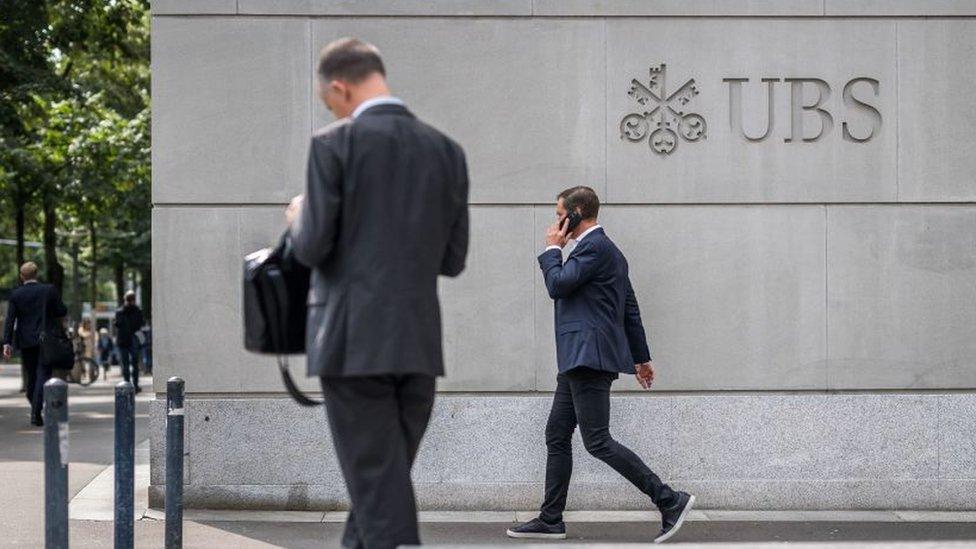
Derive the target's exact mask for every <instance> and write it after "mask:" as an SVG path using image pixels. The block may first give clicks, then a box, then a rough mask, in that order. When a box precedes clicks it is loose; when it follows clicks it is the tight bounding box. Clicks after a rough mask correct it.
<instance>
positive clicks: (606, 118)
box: [603, 18, 610, 200]
mask: <svg viewBox="0 0 976 549" xmlns="http://www.w3.org/2000/svg"><path fill="white" fill-rule="evenodd" d="M607 50H608V45H607V20H606V19H605V18H604V19H603V196H605V197H607V200H609V199H610V181H608V179H607V178H608V174H609V171H610V166H609V164H610V157H609V155H610V146H609V145H608V143H607V141H608V140H609V139H610V135H609V130H608V129H607V128H608V126H609V124H610V107H609V106H608V103H609V102H610V93H609V92H608V91H607V86H608V82H607V77H608V76H609V69H608V68H607V63H608V61H607V59H608V57H609V55H610V54H609V53H608V51H607Z"/></svg>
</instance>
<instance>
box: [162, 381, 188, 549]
mask: <svg viewBox="0 0 976 549" xmlns="http://www.w3.org/2000/svg"><path fill="white" fill-rule="evenodd" d="M183 390H184V384H183V380H182V379H180V378H178V377H171V378H169V380H168V381H167V382H166V549H182V547H183V418H184V416H183Z"/></svg>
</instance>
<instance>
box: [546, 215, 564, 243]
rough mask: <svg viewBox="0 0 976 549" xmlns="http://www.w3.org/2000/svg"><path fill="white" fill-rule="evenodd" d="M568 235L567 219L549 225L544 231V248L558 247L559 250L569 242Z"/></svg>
mask: <svg viewBox="0 0 976 549" xmlns="http://www.w3.org/2000/svg"><path fill="white" fill-rule="evenodd" d="M568 234H569V218H568V217H564V218H562V219H560V220H559V221H557V222H555V223H553V224H552V225H549V228H548V229H547V230H546V246H559V247H560V248H562V247H564V246H566V242H567V241H569V237H568V236H567V235H568Z"/></svg>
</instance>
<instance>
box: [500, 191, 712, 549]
mask: <svg viewBox="0 0 976 549" xmlns="http://www.w3.org/2000/svg"><path fill="white" fill-rule="evenodd" d="M599 210H600V200H599V198H598V197H597V195H596V193H595V192H593V189H591V188H589V187H573V188H570V189H566V190H565V191H563V192H562V193H560V194H559V196H558V198H557V204H556V215H557V219H558V221H556V223H555V224H553V225H552V226H551V227H549V230H548V232H547V234H546V243H547V245H548V247H547V248H546V250H545V252H543V253H542V255H540V256H539V265H540V266H541V268H542V273H543V276H544V277H545V282H546V289H547V290H548V291H549V297H551V298H552V299H553V300H555V328H556V354H557V363H558V367H559V374H558V375H557V376H556V393H555V395H554V397H553V401H552V409H551V410H550V412H549V421H548V423H547V425H546V447H547V450H548V458H547V460H546V488H545V501H544V502H543V504H542V509H541V513H540V515H539V518H536V519H534V520H532V521H530V522H527V523H524V524H520V525H517V526H515V527H513V528H511V529H509V530H508V535H509V536H510V537H514V538H556V539H562V538H565V537H566V526H565V524H564V523H563V510H564V509H565V507H566V494H567V492H568V490H569V479H570V476H571V474H572V470H573V453H572V448H571V444H572V436H573V431H574V430H575V429H576V426H577V425H579V428H580V435H582V438H583V444H584V446H585V447H586V450H587V451H588V452H589V453H590V454H591V455H593V456H594V457H596V458H598V459H600V460H602V461H603V462H605V463H606V464H607V465H609V466H610V467H612V468H613V469H615V470H616V471H617V472H618V473H620V474H621V475H623V477H624V478H626V479H627V480H629V481H630V482H631V483H632V484H633V485H634V486H636V487H637V488H638V489H639V490H640V491H641V492H643V493H644V494H646V495H647V496H648V497H649V498H650V499H651V501H652V502H653V503H654V504H655V505H656V506H657V507H658V509H660V511H661V518H662V527H661V531H660V533H659V534H658V536H657V538H655V540H654V541H655V542H661V541H664V540H666V539H668V538H670V537H671V536H673V535H674V534H675V533H676V532H677V531H678V528H680V527H681V524H682V523H683V522H684V519H685V517H687V515H688V512H689V511H690V510H691V506H692V505H693V504H694V501H695V498H694V496H692V495H690V494H687V493H685V492H679V491H676V490H672V489H671V487H669V486H668V485H667V484H664V483H663V482H661V479H660V478H658V476H657V475H656V474H654V472H652V471H651V470H650V469H649V468H648V467H647V465H645V464H644V462H643V461H641V459H640V458H639V457H637V456H636V455H635V454H634V453H633V452H632V451H630V449H628V448H627V447H625V446H624V445H622V444H620V443H619V442H617V441H616V440H614V439H613V437H611V436H610V427H609V425H610V385H611V384H612V383H613V381H614V380H615V379H617V377H618V376H619V374H636V376H637V380H638V381H639V382H640V384H641V386H643V387H644V388H645V389H648V388H650V386H651V384H652V383H653V381H654V368H653V366H652V365H651V354H650V350H649V349H648V346H647V339H646V337H645V334H644V326H643V324H642V323H641V317H640V310H639V309H638V307H637V298H636V296H635V295H634V289H633V287H632V286H631V284H630V278H629V275H628V267H627V260H626V259H625V258H624V256H623V254H622V253H621V252H620V250H619V249H617V247H616V246H615V245H614V243H613V242H612V241H611V240H610V239H609V238H608V237H607V235H606V233H605V232H604V230H603V228H602V227H600V225H599V224H598V223H597V214H598V213H599ZM570 238H571V239H573V240H575V241H576V247H575V248H574V249H573V251H572V252H571V253H570V254H569V257H568V258H567V259H566V261H565V262H563V256H562V248H563V246H565V245H566V243H567V241H568V240H569V239H570Z"/></svg>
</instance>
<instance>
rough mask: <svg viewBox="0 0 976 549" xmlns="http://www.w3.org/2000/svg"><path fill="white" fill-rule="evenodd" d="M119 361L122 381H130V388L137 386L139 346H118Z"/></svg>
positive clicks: (133, 344) (134, 344)
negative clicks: (120, 362)
mask: <svg viewBox="0 0 976 549" xmlns="http://www.w3.org/2000/svg"><path fill="white" fill-rule="evenodd" d="M117 349H118V351H119V360H121V361H122V379H124V380H125V381H131V382H132V386H133V387H134V388H135V387H138V386H139V345H138V344H136V343H132V344H131V345H119V346H118V347H117Z"/></svg>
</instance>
